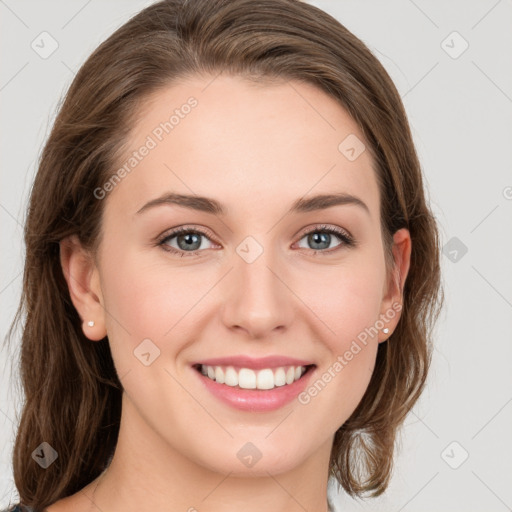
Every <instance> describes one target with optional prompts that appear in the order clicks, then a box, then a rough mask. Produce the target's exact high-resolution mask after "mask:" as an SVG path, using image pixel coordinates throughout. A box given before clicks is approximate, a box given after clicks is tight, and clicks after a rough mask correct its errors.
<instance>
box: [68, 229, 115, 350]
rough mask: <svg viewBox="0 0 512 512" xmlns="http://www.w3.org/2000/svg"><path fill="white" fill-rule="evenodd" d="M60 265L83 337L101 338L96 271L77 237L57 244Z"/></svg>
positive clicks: (102, 315) (102, 323)
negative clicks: (80, 324) (90, 323)
mask: <svg viewBox="0 0 512 512" xmlns="http://www.w3.org/2000/svg"><path fill="white" fill-rule="evenodd" d="M60 263H61V266H62V272H63V274H64V277H65V279H66V282H67V284H68V289H69V295H70V297H71V300H72V302H73V305H74V306H75V308H76V310H77V312H78V315H79V316H80V318H81V319H82V329H83V331H84V334H85V335H86V336H87V337H88V338H89V339H90V340H93V341H99V340H101V339H103V338H104V337H105V336H106V335H107V332H106V329H105V308H104V307H103V296H102V293H101V287H100V279H99V271H98V269H97V267H96V264H95V262H94V258H93V257H92V256H91V255H90V253H89V252H87V251H86V250H85V249H84V248H83V247H82V245H81V244H80V242H79V240H78V237H77V236H76V235H71V236H69V237H66V238H64V239H63V240H61V241H60ZM89 322H94V325H89Z"/></svg>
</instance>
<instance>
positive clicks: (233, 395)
mask: <svg viewBox="0 0 512 512" xmlns="http://www.w3.org/2000/svg"><path fill="white" fill-rule="evenodd" d="M287 360H289V359H288V358H287ZM211 361H213V360H211ZM219 361H221V360H220V359H219ZM222 361H226V359H222ZM197 364H199V363H197ZM201 364H206V363H201ZM267 364H268V363H267ZM213 366H216V365H213ZM219 366H220V365H219ZM297 366H307V365H297ZM266 368H269V367H268V366H266ZM316 368H317V367H316V366H315V365H313V366H308V368H307V371H306V373H304V375H302V377H301V378H300V379H299V380H296V381H295V382H293V383H292V384H287V385H285V386H279V387H274V388H272V389H265V390H262V389H242V388H239V387H238V386H236V387H231V386H227V385H226V384H219V383H218V382H216V381H214V380H212V379H210V378H208V377H206V376H205V375H203V374H202V373H201V372H200V371H199V370H197V367H194V368H193V372H194V373H195V374H196V375H197V378H198V379H200V381H201V382H202V384H203V385H204V386H205V388H206V390H207V391H209V392H210V393H211V394H212V395H213V396H215V397H216V398H217V399H219V400H220V401H221V402H223V403H224V404H227V405H229V406H231V407H233V408H235V409H238V410H241V411H247V412H271V411H275V410H277V409H280V408H281V407H284V406H285V405H286V404H289V403H290V402H292V401H293V400H294V399H295V398H296V397H297V395H299V394H300V393H301V392H302V391H304V389H305V388H306V386H307V385H308V383H309V381H310V380H311V378H312V375H313V374H314V373H315V370H316Z"/></svg>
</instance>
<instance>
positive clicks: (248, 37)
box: [8, 0, 444, 510]
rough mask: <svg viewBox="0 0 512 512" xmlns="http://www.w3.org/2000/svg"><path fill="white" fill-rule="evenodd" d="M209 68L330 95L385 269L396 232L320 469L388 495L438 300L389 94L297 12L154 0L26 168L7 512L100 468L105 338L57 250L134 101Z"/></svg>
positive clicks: (429, 222)
mask: <svg viewBox="0 0 512 512" xmlns="http://www.w3.org/2000/svg"><path fill="white" fill-rule="evenodd" d="M218 73H227V74H231V75H233V76H242V77H246V78H249V79H251V80H256V81H261V82H264V81H265V80H299V81H302V82H307V83H309V84H312V85H314V86H316V87H317V88H319V89H321V90H322V91H324V92H325V93H326V94H328V95H329V96H330V97H332V98H334V99H335V100H336V101H337V102H339V104H340V105H341V106H342V107H343V108H345V109H346V110H347V111H348V113H349V114H350V115H351V116H352V118H353V119H354V120H355V121H356V122H357V124H358V125H359V127H360V128H361V130H362V133H363V134H364V137H365V139H366V142H367V143H368V146H367V147H368V149H369V150H370V151H371V154H372V157H373V163H374V167H375V171H376V177H377V181H378V186H379V191H380V200H381V201H380V204H381V211H380V219H381V220H380V222H381V231H382V234H383V240H384V245H385V254H386V264H387V267H388V269H391V268H392V265H393V258H392V251H391V247H392V236H393V234H394V233H395V232H396V231H397V230H398V229H400V228H407V229H408V230H409V232H410V235H411V239H412V253H411V262H410V268H409V273H408V276H407V279H406V282H405V285H404V287H403V290H402V295H403V297H402V299H403V308H402V313H401V318H400V321H399V323H398V326H397V328H396V330H395V331H394V332H393V334H392V335H391V337H390V338H389V339H388V341H386V342H385V343H380V344H379V348H378V353H377V360H376V366H375V369H374V373H373V375H372V378H371V381H370V383H369V386H368V388H367V390H366V392H365V394H364V396H363V398H362V400H361V402H360V403H359V404H358V406H357V408H356V409H355V411H354V412H353V414H352V415H351V416H350V418H348V420H347V421H346V422H345V423H344V424H343V425H342V426H341V427H340V428H339V430H338V431H337V432H336V434H335V437H334V443H333V447H332V452H331V458H330V464H329V475H330V476H333V477H335V479H336V480H337V481H338V482H339V484H340V485H341V486H342V487H343V488H344V490H345V491H346V492H347V493H348V494H349V495H351V496H354V497H361V496H362V494H363V493H371V496H378V495H379V494H381V493H383V492H384V491H385V489H386V488H387V486H388V483H389V479H390V475H391V472H392V467H393V453H394V445H395V439H396V436H397V433H398V428H399V427H400V426H401V424H402V423H403V421H404V419H405V416H406V415H407V413H408V411H409V410H410V409H411V407H412V406H413V405H414V404H415V402H416V401H417V399H418V398H419V396H420V394H421V393H422V391H423V388H424V385H425V382H426V378H427V373H428V369H429V366H430V361H431V356H432V339H431V338H432V333H433V328H434V325H435V322H436V319H437V317H438V315H439V313H440V310H441V307H442V303H443V301H444V299H443V296H444V294H443V290H442V287H441V274H440V244H439V233H438V229H437V225H436V221H435V218H434V216H433V214H432V212H431V210H430V209H429V206H428V204H427V202H426V199H425V190H424V184H423V180H422V171H421V167H420V163H419V160H418V157H417V154H416V151H415V147H414V144H413V139H412V136H411V131H410V127H409V124H408V120H407V117H406V113H405V110H404V107H403V104H402V101H401V98H400V95H399V94H398V92H397V90H396V88H395V86H394V84H393V82H392V80H391V78H390V77H389V75H388V73H387V72H386V71H385V69H384V67H383V66H382V65H381V64H380V62H379V61H378V59H377V58H376V57H375V56H374V55H373V54H372V53H371V52H370V50H369V49H368V48H367V47H366V46H365V44H364V43H363V42H362V41H361V40H360V39H358V38H357V37H356V36H355V35H353V34H352V33H351V32H350V31H349V30H347V29H346V28H345V27H344V26H343V25H342V24H340V23H339V22H338V21H337V20H336V19H334V18H333V17H331V16H330V15H328V14H327V13H325V12H324V11H322V10H320V9H318V8H316V7H314V6H312V5H310V4H307V3H304V2H301V1H299V0H258V1H256V2H255V1H253V0H164V1H159V2H157V3H154V4H153V5H150V6H149V7H147V8H145V9H144V10H142V11H140V12H139V13H138V14H136V15H135V16H134V17H132V18H131V19H130V20H129V21H128V22H127V23H125V24H124V25H122V26H121V27H120V28H118V29H117V30H116V31H115V32H114V33H113V34H112V35H111V36H110V37H108V38H107V39H106V40H105V41H104V42H103V43H102V44H100V45H99V46H98V48H97V49H96V50H95V51H94V52H93V53H92V54H91V55H90V57H89V58H88V59H87V60H86V62H85V63H84V64H83V65H82V67H81V68H80V70H79V71H78V73H77V75H76V77H75V78H74V80H73V82H72V84H71V86H70V87H69V89H68V91H67V93H66V95H65V97H64V99H63V101H62V102H61V104H60V106H59V109H58V114H57V116H56V119H55V122H54V124H53V127H52V130H51V133H50V135H49V137H48V139H47V141H46V144H45V146H44V148H43V151H42V153H41V155H40V158H39V161H38V171H37V174H36V177H35V180H34V183H33V187H32V190H31V195H30V201H29V207H28V212H27V217H26V223H25V230H24V242H25V250H26V257H25V266H24V274H23V289H22V295H21V299H20V303H19V306H18V310H17V312H16V316H15V318H14V321H13V324H12V325H11V328H10V330H9V333H8V339H11V338H12V334H13V329H14V328H15V327H16V326H17V325H19V324H20V323H21V324H22V330H21V347H20V362H19V370H20V376H21V383H22V386H23V391H24V404H23V408H22V411H21V418H20V419H19V427H18V430H17V435H16V439H15V445H14V450H13V470H14V479H15V485H16V487H17V489H18V492H19V494H20V500H21V503H23V504H25V505H28V506H31V507H33V508H34V509H35V510H38V509H42V508H44V507H46V506H48V505H50V504H52V503H54V502H55V501H57V500H59V499H61V498H64V497H66V496H69V495H72V494H74V493H76V492H78V491H79V490H80V489H82V488H83V487H85V486H86V485H87V484H88V483H90V482H91V481H92V480H93V479H95V478H96V477H97V476H98V475H99V474H100V473H101V472H102V471H103V470H104V469H105V468H106V467H107V466H108V463H109V462H110V459H111V457H112V455H113V452H114V450H115V446H116V443H117V436H118V432H119V425H120V417H121V395H122V386H121V383H120V381H119V379H118V376H117V375H116V371H115V367H114V364H113V361H112V356H111V352H110V348H109V344H108V339H105V340H103V342H101V343H91V342H90V341H89V340H88V339H87V338H86V337H85V335H84V334H83V332H82V328H81V320H80V317H79V315H78V313H77V311H76V310H75V308H74V306H73V304H72V302H71V299H70V295H69V291H68V287H67V284H66V281H65V279H64V276H63V272H62V268H61V264H60V259H59V243H60V241H61V240H62V239H63V238H65V237H67V236H69V235H73V234H76V235H77V236H78V238H79V240H80V242H81V243H82V245H83V246H84V247H86V248H88V249H90V250H91V251H92V252H94V251H95V250H96V249H97V247H98V243H99V233H100V227H101V221H102V209H103V207H104V204H105V201H99V200H97V199H96V197H95V196H94V194H93V191H94V190H95V189H96V188H97V187H101V185H102V184H103V183H105V182H106V181H107V180H108V179H109V177H110V176H112V174H113V171H114V169H116V164H117V158H118V157H119V155H120V154H121V152H122V149H123V144H124V143H125V141H126V139H127V136H128V134H129V132H130V129H131V127H133V126H134V124H135V123H136V121H137V112H139V111H140V107H141V105H143V104H144V101H145V99H147V98H148V97H149V96H150V95H151V94H152V93H154V92H157V91H158V90H160V89H163V88H166V87H169V86H171V85H172V84H173V83H175V82H176V81H178V80H181V79H183V78H186V77H187V76H194V75H205V76H209V75H211V76H214V75H216V74H218ZM43 441H45V442H47V443H49V444H50V445H51V446H52V447H53V448H54V449H55V450H56V451H57V452H58V455H59V456H58V458H57V460H56V461H55V462H54V463H53V464H52V465H51V466H50V467H49V468H48V469H45V470H43V469H42V468H41V467H40V466H39V465H38V464H37V463H36V462H35V460H34V459H33V458H32V456H31V454H32V452H33V451H34V450H35V449H36V447H38V446H39V445H40V444H41V443H42V442H43Z"/></svg>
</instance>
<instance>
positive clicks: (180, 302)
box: [48, 75, 411, 512]
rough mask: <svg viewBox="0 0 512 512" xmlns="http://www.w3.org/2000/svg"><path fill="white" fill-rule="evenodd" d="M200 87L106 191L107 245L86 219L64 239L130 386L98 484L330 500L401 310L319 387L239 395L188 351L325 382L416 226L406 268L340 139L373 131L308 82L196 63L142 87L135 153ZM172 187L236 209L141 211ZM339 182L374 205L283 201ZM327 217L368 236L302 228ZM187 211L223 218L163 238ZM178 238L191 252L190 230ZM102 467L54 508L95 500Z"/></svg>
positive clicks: (168, 499) (250, 511)
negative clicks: (279, 403) (143, 348)
mask: <svg viewBox="0 0 512 512" xmlns="http://www.w3.org/2000/svg"><path fill="white" fill-rule="evenodd" d="M208 84H209V85H208ZM190 96H194V97H195V98H196V99H197V100H198V105H197V107H195V108H194V109H192V111H191V112H190V114H189V115H187V116H186V117H184V118H183V119H181V120H180V123H179V125H177V126H175V127H174V129H173V131H172V132H171V133H170V134H168V135H166V136H165V137H164V139H163V140H162V141H161V142H159V144H158V146H157V147H156V148H154V149H153V150H151V151H150V153H149V154H148V156H146V157H145V158H144V159H143V160H142V161H141V162H140V163H139V164H138V165H137V167H136V168H135V169H134V170H133V171H132V172H131V173H130V174H129V175H128V176H127V177H125V178H124V179H123V181H122V182H121V183H120V184H118V185H117V186H116V187H115V189H114V190H113V191H111V192H110V193H109V194H108V195H107V197H106V198H105V199H103V201H105V205H104V206H105V211H104V218H103V226H102V233H103V236H102V242H101V244H100V247H99V251H98V254H97V255H96V257H92V256H91V255H89V254H88V253H87V252H86V251H84V250H83V249H82V248H81V247H80V245H79V243H78V242H77V240H76V238H75V237H70V238H68V239H66V240H64V241H63V242H62V243H61V262H62V267H63V271H64V274H65V276H66V279H67V282H68V286H69V291H70V295H71V298H72V300H73V303H74V305H75V307H76V309H77V311H78V313H79V314H80V316H81V318H82V320H83V322H84V323H83V329H84V332H85V334H86V336H87V337H88V338H89V339H90V340H91V342H94V341H98V340H101V339H102V338H103V337H104V336H105V335H108V341H109V343H110V346H111V350H112V355H113V358H114V362H115V365H116V369H117V372H118V375H119V377H120V379H121V382H122V384H123V387H124V393H123V404H122V420H121V428H120V434H119V440H118V445H117V449H116V452H115V455H114V458H113V460H112V463H111V465H110V467H109V468H108V470H107V471H106V473H105V474H104V475H103V476H101V477H100V479H99V480H100V481H99V486H98V488H97V490H96V493H95V496H94V501H95V503H96V504H97V506H98V508H99V509H101V510H104V511H106V510H108V511H109V512H117V511H125V512H126V511H139V510H182V511H187V510H189V509H190V510H192V509H191V507H194V508H195V509H196V510H198V511H208V512H220V511H222V512H231V511H235V510H236V511H238V510H240V509H242V508H243V510H244V512H256V511H258V512H260V511H261V510H266V509H271V510H274V511H282V512H296V511H301V512H302V511H303V510H308V511H323V510H326V508H327V505H326V495H327V483H328V463H329V455H330V450H331V446H332V442H333V439H334V434H335V432H336V430H337V429H338V428H339V427H340V426H341V425H342V424H343V423H344V422H345V420H346V419H347V418H348V417H349V416H350V415H351V413H352V412H353V411H354V409H355V408H356V406H357V404H358V403H359V402H360V401H361V399H362V397H363V394H364V392H365V390H366V389H367V386H368V384H369V381H370V377H371V375H372V372H373V369H374V365H375V358H376V353H377V348H378V344H379V343H380V342H383V341H385V340H386V339H387V338H388V337H389V336H390V334H391V333H392V332H393V329H394V328H395V326H396V324H397V323H398V321H399V318H400V313H397V314H395V315H394V318H392V319H390V320H389V321H386V322H385V325H384V327H387V328H389V334H384V333H382V331H380V332H379V333H378V334H377V335H375V336H373V337H370V338H369V339H368V343H367V345H366V346H362V347H363V348H362V350H361V351H360V352H359V353H358V354H357V355H356V356H354V358H353V359H352V360H351V361H350V362H349V363H348V364H347V365H346V366H345V367H344V368H343V371H341V372H339V373H337V374H336V377H335V378H333V379H332V380H331V381H330V382H329V383H328V384H327V385H326V386H325V388H324V389H323V390H322V391H321V392H320V393H318V395H317V396H315V397H314V398H312V399H311V401H310V402H309V403H308V404H305V405H303V404H300V403H298V401H297V400H294V401H292V402H291V403H290V404H288V405H286V406H284V407H283V408H281V409H279V410H276V411H273V412H264V413H261V412H260V413H255V412H244V411H239V410H237V409H233V408H231V407H230V406H228V405H225V404H224V403H222V402H220V401H218V400H217V399H216V398H215V397H214V396H213V395H211V394H210V393H209V392H208V391H206V390H205V389H204V388H203V386H202V383H201V382H200V380H199V378H198V375H197V373H196V371H195V370H193V369H192V368H191V366H190V365H191V363H192V362H194V361H197V360H201V359H206V358H211V357H221V356H228V355H240V354H248V355H251V356H253V357H263V356H267V355H287V356H291V357H297V358H301V359H306V360H310V361H312V362H314V363H315V364H316V365H317V368H316V369H315V373H316V377H314V378H313V379H312V380H311V382H314V381H315V380H316V378H319V377H320V376H321V375H322V374H323V373H324V372H325V371H327V370H328V368H330V367H332V365H333V363H334V362H335V361H336V359H337V357H338V356H339V355H342V354H344V353H345V351H346V350H348V349H349V348H350V344H351V343H352V341H353V340H354V339H356V337H357V336H358V334H360V333H361V332H362V331H363V330H364V329H365V328H367V327H370V326H372V325H374V324H375V322H376V321H377V320H378V319H379V318H382V317H381V315H385V314H386V312H389V310H390V309H392V304H393V303H397V302H398V303H401V298H402V297H401V289H403V285H404V281H405V279H406V276H407V272H408V269H409V261H410V250H411V240H410V236H409V232H408V231H407V230H405V229H403V230H400V231H398V232H397V233H396V234H395V236H394V243H395V245H394V247H393V255H394V259H395V269H394V270H393V271H392V272H386V267H385V260H384V248H383V242H382V238H381V232H380V220H379V208H380V198H379V191H378V187H377V181H376V177H375V172H374V170H373V168H372V159H371V156H370V153H369V151H368V150H366V151H364V152H363V153H362V154H361V155H360V156H359V157H358V158H357V159H356V160H354V161H349V160H348V159H347V158H346V157H345V156H344V155H343V154H342V153H341V152H340V151H339V150H338V145H339V144H340V142H341V141H343V139H345V137H347V136H348V135H349V134H355V135H356V136H357V137H358V138H359V139H360V140H361V141H363V142H364V137H363V135H362V133H361V131H360V129H359V128H358V126H357V124H356V123H355V122H354V120H353V119H352V118H351V117H350V116H349V115H348V113H347V112H346V111H345V110H344V109H343V108H342V107H341V106H340V105H339V104H338V103H337V102H336V101H335V100H334V99H333V98H331V97H329V96H328V95H326V94H325V93H324V92H322V91H320V90H319V89H317V88H315V87H313V86H312V85H308V84H303V83H299V82H289V83H287V82H284V81H283V82H281V83H274V84H264V85H262V84H254V83H250V82H248V81H247V80H244V79H242V78H240V77H230V76H225V75H221V76H218V77H217V78H216V79H215V80H213V82H212V77H207V78H206V77H190V78H188V79H187V80H186V81H182V82H181V83H179V84H175V85H173V86H171V87H169V88H167V89H165V90H162V91H159V92H157V93H156V94H154V95H153V96H152V97H151V98H150V100H148V101H147V102H146V103H145V104H144V108H143V109H142V111H141V115H140V116H139V118H138V121H137V124H136V126H135V127H134V129H133V131H132V133H131V136H130V139H129V141H128V143H127V146H126V148H127V155H128V154H129V153H130V152H131V151H133V150H135V149H137V148H139V147H140V146H141V145H142V144H143V143H144V141H145V140H146V137H147V136H148V135H149V134H151V133H152V130H154V128H155V126H158V125H159V123H161V122H162V121H164V120H166V119H168V118H169V114H168V113H169V112H172V110H173V109H174V108H177V107H179V106H180V105H182V104H184V103H185V102H186V101H187V99H188V98H189V97H190ZM164 164H165V165H164ZM121 165H122V164H121ZM165 191H168V192H171V191H172V192H177V193H183V194H198V195H201V196H208V197H212V198H214V199H217V200H218V201H219V202H221V203H222V204H223V205H224V206H225V208H226V215H225V216H223V217H221V216H218V215H214V214H211V213H206V212H198V211H193V210H190V209H186V208H184V207H180V206H175V205H161V206H158V207H155V208H149V209H148V210H146V211H145V212H144V213H141V214H137V213H136V212H137V211H138V210H139V209H140V208H141V207H142V206H143V205H144V204H145V203H147V202H148V201H150V200H151V199H154V198H156V197H158V196H160V195H161V194H162V193H163V192H165ZM332 192H347V193H350V194H353V195H355V196H357V197H359V198H360V199H361V200H362V201H364V203H365V204H366V205H367V206H368V209H369V213H367V212H365V210H364V209H363V208H360V207H359V206H356V205H353V204H347V205H338V206H333V207H331V208H328V209H324V210H320V211H313V212H307V213H294V214H289V215H285V213H286V212H287V211H288V209H289V207H290V206H291V204H292V203H293V202H294V201H295V200H297V199H299V198H301V197H303V196H305V197H310V196H311V195H315V194H319V193H332ZM322 224H326V225H328V226H338V227H340V228H342V229H344V230H345V231H348V233H350V234H351V235H352V236H353V237H354V238H355V240H356V241H357V245H356V246H354V247H349V246H346V245H345V244H344V242H343V241H341V240H340V239H338V238H337V237H336V235H331V241H330V245H328V248H327V249H326V248H320V249H316V254H315V248H317V247H318V245H314V242H312V241H311V240H310V241H309V242H308V237H307V235H304V234H302V233H303V232H307V231H309V228H310V229H311V230H313V231H314V228H315V227H316V226H317V225H322ZM183 225H186V226H187V227H190V228H191V229H193V228H195V227H199V228H200V227H203V228H206V229H208V230H209V231H210V232H211V233H212V235H213V236H212V237H211V238H208V237H204V236H201V238H200V240H202V243H201V246H200V249H199V250H198V253H197V254H198V255H196V256H185V257H180V256H178V255H176V254H172V253H170V252H167V251H165V250H164V249H163V248H162V246H158V245H157V243H156V242H155V241H156V240H157V238H158V237H159V235H162V234H164V233H166V232H169V231H170V230H171V229H172V228H175V227H177V226H183ZM306 228H308V229H306ZM316 231H320V232H322V229H318V230H316ZM247 236H252V237H253V238H254V239H256V240H257V241H258V243H259V244H260V245H261V247H262V248H263V253H262V254H261V255H260V256H259V257H258V258H257V259H256V260H255V261H254V262H252V263H247V261H245V260H244V259H243V258H241V257H240V256H239V254H238V253H237V252H236V249H237V247H238V246H239V245H240V244H241V242H242V241H243V240H244V239H245V238H246V237H247ZM168 244H170V245H172V247H174V248H175V249H176V250H178V248H180V247H181V248H182V252H185V251H184V250H183V247H184V246H185V244H184V243H183V242H182V244H181V246H180V245H178V240H177V238H176V237H175V238H174V239H173V240H172V241H170V240H169V241H168ZM326 245H327V244H326ZM197 247H198V246H195V247H194V248H197ZM321 247H322V246H321ZM335 248H336V249H335ZM322 251H323V252H322ZM327 251H329V253H328V252H327ZM89 320H94V322H95V325H94V326H93V327H90V326H88V325H87V322H88V321H89ZM146 338H149V339H151V340H152V342H153V343H154V344H155V345H156V346H158V348H159V350H160V356H159V357H158V358H157V359H155V360H154V362H153V363H152V364H151V365H149V366H145V365H143V364H142V363H141V362H140V361H139V360H138V359H137V358H136V357H134V354H133V351H134V350H135V349H136V347H137V346H138V345H139V344H140V343H141V341H142V340H144V339H146ZM249 441H250V442H251V443H253V444H254V445H255V446H256V447H257V448H258V449H259V451H260V452H261V454H262V457H261V459H260V460H259V461H258V462H257V463H256V464H255V465H254V466H252V467H251V468H248V467H246V466H245V465H244V464H242V463H241V462H240V460H239V459H238V458H237V456H236V454H237V452H238V451H239V450H240V448H241V447H242V446H244V445H245V444H246V443H247V442H249ZM97 480H98V479H97ZM97 480H95V481H94V482H92V483H91V484H90V485H88V486H87V487H85V488H84V489H82V490H81V491H79V492H78V493H76V494H75V495H73V496H71V497H68V498H65V499H63V500H60V501H58V502H57V503H55V504H54V505H52V506H50V507H49V508H48V511H49V512H61V511H64V510H78V511H86V510H95V508H94V506H93V505H92V502H91V497H92V494H93V491H94V489H95V486H96V484H97V483H98V481H97Z"/></svg>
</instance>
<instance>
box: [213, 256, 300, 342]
mask: <svg viewBox="0 0 512 512" xmlns="http://www.w3.org/2000/svg"><path fill="white" fill-rule="evenodd" d="M223 281H224V287H225V288H224V291H225V295H224V297H226V299H225V302H224V307H223V312H222V321H223V323H224V325H225V326H226V327H227V328H228V329H230V330H240V331H244V332H245V333H246V336H247V337H250V338H251V339H253V338H254V339H265V338H269V337H270V336H271V335H272V334H273V333H274V331H277V330H284V329H286V328H287V327H288V326H289V325H290V323H291V320H292V316H293V299H294V295H293V293H292V291H290V288H289V285H288V286H287V283H286V281H287V279H286V272H283V271H282V268H281V266H279V265H278V264H277V263H276V261H275V260H274V259H272V258H271V255H270V250H268V251H267V250H264V251H263V253H262V254H261V255H260V256H259V257H258V258H257V259H256V260H255V261H253V262H251V263H248V262H247V261H245V260H244V259H243V258H241V257H239V256H238V255H235V256H234V268H233V270H232V271H231V272H230V273H229V275H228V276H227V278H226V279H224V280H223Z"/></svg>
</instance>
